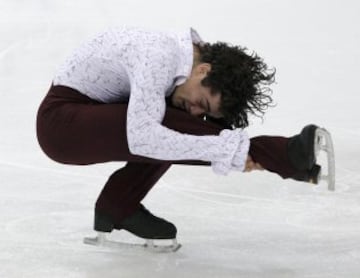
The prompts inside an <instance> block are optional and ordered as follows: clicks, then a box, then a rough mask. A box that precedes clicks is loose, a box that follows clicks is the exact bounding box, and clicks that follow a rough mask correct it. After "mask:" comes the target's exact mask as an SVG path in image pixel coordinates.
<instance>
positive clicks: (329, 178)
mask: <svg viewBox="0 0 360 278" xmlns="http://www.w3.org/2000/svg"><path fill="white" fill-rule="evenodd" d="M314 148H315V150H314V153H315V155H316V157H317V156H318V155H319V153H320V152H321V151H323V152H325V153H326V159H327V166H328V167H327V174H326V175H323V174H322V175H321V176H320V181H321V180H324V181H326V182H327V184H328V190H330V191H334V190H335V154H334V145H333V142H332V139H331V135H330V133H329V132H328V131H327V130H326V129H324V128H317V129H316V131H315V144H314Z"/></svg>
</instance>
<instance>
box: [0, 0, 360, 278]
mask: <svg viewBox="0 0 360 278" xmlns="http://www.w3.org/2000/svg"><path fill="white" fill-rule="evenodd" d="M359 7H360V4H359V2H358V1H355V0H353V1H351V0H349V1H340V0H332V1H324V0H319V1H310V0H302V1H285V0H278V1H269V0H253V1H235V0H233V1H231V0H223V1H220V2H217V1H205V0H199V1H188V0H184V1H180V2H179V1H178V2H177V3H176V4H175V3H174V2H173V1H165V0H163V1H160V0H153V1H139V0H128V1H125V0H124V1H115V0H103V1H85V0H78V1H69V0H63V1H48V0H43V1H42V0H28V1H21V0H17V1H14V0H2V1H1V2H0V38H1V39H0V99H1V101H0V127H1V135H0V196H1V198H0V219H1V222H0V250H1V251H0V266H1V267H0V277H6V278H8V277H36V278H40V277H74V278H75V277H76V278H77V277H107V278H110V277H189V278H190V277H196V278H197V277H207V278H211V277H267V278H268V277H276V278H279V277H312V278H313V277H334V278H335V277H336V278H338V277H346V278H348V277H354V278H355V277H360V174H359V173H360V160H359V157H360V143H359V142H360V123H359V118H360V111H359V102H360V93H359V91H358V87H357V83H358V80H359V73H360V72H359V67H358V65H359V62H360V51H359V49H360V28H358V26H359V23H360V20H359V17H358V15H359V12H360V9H359ZM122 24H128V25H139V26H147V27H151V28H161V29H176V30H179V29H181V28H183V27H187V26H193V27H194V28H195V29H197V30H198V31H199V33H200V34H201V35H202V37H203V38H204V39H205V40H209V41H217V40H220V41H228V42H232V43H234V44H242V45H245V46H247V47H248V48H249V49H253V50H256V51H257V52H258V53H259V54H260V55H261V56H263V57H265V60H266V61H267V62H268V63H269V64H270V65H272V66H275V67H276V68H277V84H276V85H275V86H274V95H273V97H274V99H275V101H276V103H277V106H276V107H275V108H272V109H271V110H269V112H268V113H267V115H266V117H265V120H264V122H261V121H260V120H258V119H253V121H252V125H251V127H250V128H249V129H248V131H249V133H250V134H251V135H252V136H255V135H258V134H281V135H292V134H293V133H295V132H298V131H299V130H300V129H301V128H302V126H303V125H305V124H308V123H317V124H319V125H321V126H324V127H326V128H327V129H328V130H329V131H330V132H331V133H332V135H333V140H334V144H335V149H336V170H337V184H336V188H337V190H336V191H335V192H329V191H327V189H326V184H322V185H320V186H318V187H312V186H309V185H308V184H304V183H297V182H294V181H288V180H281V179H280V178H278V177H277V176H275V175H272V174H269V173H266V172H257V173H250V174H241V173H233V174H231V175H230V176H229V177H225V178H224V177H217V176H214V175H213V174H212V173H211V170H210V169H207V168H201V167H186V166H174V167H173V168H171V170H170V171H169V172H168V173H167V174H166V175H165V176H164V178H163V179H162V180H161V181H160V182H159V184H158V185H157V186H156V187H155V188H154V189H153V190H152V191H151V193H150V194H149V195H148V197H147V198H146V200H145V204H146V206H147V207H148V208H149V209H151V210H152V211H153V212H154V213H156V214H158V215H160V216H163V217H165V218H167V219H169V220H170V221H173V222H174V223H176V225H177V227H178V230H179V235H178V239H179V241H180V243H182V245H183V247H182V248H181V249H180V250H179V252H177V253H174V254H149V253H148V252H139V251H131V250H124V251H123V252H121V251H112V250H107V249H97V248H95V247H92V246H86V245H84V244H83V243H82V239H83V237H84V236H88V235H92V211H93V205H94V201H95V200H96V197H97V195H98V193H99V191H100V190H101V188H102V185H103V184H104V182H105V181H106V179H107V177H108V176H109V175H110V174H111V173H112V171H114V170H115V169H117V168H119V167H121V166H122V164H121V163H109V164H104V165H94V166H86V167H73V166H64V165H59V164H56V163H54V162H52V161H50V160H49V159H48V158H46V157H45V155H43V154H42V152H41V151H40V149H39V147H38V145H37V142H36V137H35V114H36V110H37V107H38V105H39V103H40V101H41V100H42V98H43V96H44V95H45V93H46V90H47V88H48V86H49V84H50V82H51V78H52V75H53V73H54V71H55V69H56V67H57V66H58V65H59V63H60V62H61V61H62V60H63V59H64V58H65V56H66V55H67V54H68V53H69V52H70V51H71V49H72V48H74V47H76V46H77V45H78V43H80V42H81V41H83V40H84V39H86V38H88V37H89V36H91V35H92V34H94V33H96V32H98V31H100V30H102V29H104V28H105V27H108V26H111V25H122ZM185 177H186V178H185ZM113 236H114V237H115V238H118V239H124V240H133V238H132V237H131V236H129V235H127V234H123V233H118V234H114V235H113Z"/></svg>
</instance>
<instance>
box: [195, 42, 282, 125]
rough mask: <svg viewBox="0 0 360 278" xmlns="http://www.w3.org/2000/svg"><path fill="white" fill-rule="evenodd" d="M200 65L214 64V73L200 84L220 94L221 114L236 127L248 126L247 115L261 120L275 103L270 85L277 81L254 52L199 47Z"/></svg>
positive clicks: (220, 46) (218, 45) (221, 45)
mask: <svg viewBox="0 0 360 278" xmlns="http://www.w3.org/2000/svg"><path fill="white" fill-rule="evenodd" d="M198 47H199V50H200V62H202V63H209V64H211V71H210V72H209V73H208V75H207V77H205V78H204V79H203V80H202V82H201V84H202V85H203V86H206V87H210V88H211V92H212V93H213V94H215V93H218V92H220V93H221V105H220V111H221V112H222V114H223V115H224V120H225V121H226V123H227V124H229V125H231V126H233V127H242V128H244V127H246V126H248V125H249V121H248V114H249V113H250V114H253V115H256V116H259V117H262V116H263V114H264V113H265V110H266V109H267V108H268V107H269V106H270V105H271V103H272V98H271V94H272V90H271V89H270V87H269V85H271V84H272V83H273V82H274V81H275V71H276V70H275V69H272V70H270V69H269V68H268V66H267V65H266V64H265V63H264V61H263V59H262V58H260V57H259V56H258V55H257V54H256V53H255V52H253V53H252V54H250V55H249V54H247V53H246V52H247V48H243V47H240V46H231V45H229V44H227V43H223V42H217V43H214V44H210V43H205V44H203V45H201V46H198Z"/></svg>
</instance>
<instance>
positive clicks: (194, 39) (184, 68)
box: [175, 28, 204, 86]
mask: <svg viewBox="0 0 360 278" xmlns="http://www.w3.org/2000/svg"><path fill="white" fill-rule="evenodd" d="M178 39H179V45H180V56H179V65H178V68H177V71H176V77H175V86H178V85H181V84H183V83H184V82H185V81H186V79H187V78H188V77H189V76H190V73H191V70H192V66H193V60H194V52H193V51H194V50H193V44H198V45H203V44H204V41H203V40H202V39H201V37H200V35H199V33H198V32H197V31H196V30H195V29H193V28H189V30H187V31H186V32H185V33H183V34H180V35H179V36H178Z"/></svg>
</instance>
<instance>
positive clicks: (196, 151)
mask: <svg viewBox="0 0 360 278" xmlns="http://www.w3.org/2000/svg"><path fill="white" fill-rule="evenodd" d="M147 50H148V51H145V52H142V54H143V55H142V57H137V59H138V60H139V61H142V62H141V63H138V64H137V65H136V66H135V69H136V70H134V73H136V74H130V77H131V78H130V79H131V95H130V100H129V105H128V114H127V138H128V145H129V149H130V152H131V153H133V154H136V155H141V156H146V157H150V158H155V159H160V160H202V161H209V162H211V164H212V168H213V171H214V172H215V173H217V174H222V175H226V174H228V173H229V171H230V170H232V169H237V170H241V171H242V170H243V169H244V165H245V161H246V157H247V153H248V148H249V139H248V136H247V134H246V132H244V131H243V130H241V129H235V130H223V131H221V132H220V134H219V135H213V136H208V135H206V136H195V135H189V134H183V133H179V132H177V131H174V130H171V129H168V128H166V127H165V126H163V125H161V121H162V120H163V117H164V114H165V109H166V103H165V97H164V91H165V90H166V88H167V85H168V84H167V82H168V80H169V79H171V76H172V74H173V73H172V71H171V70H169V69H171V66H169V64H168V63H170V64H171V63H173V62H174V61H169V55H166V57H164V55H165V54H164V52H163V51H161V50H152V51H150V50H149V49H148V48H147ZM170 57H171V56H170ZM172 57H176V55H174V56H172Z"/></svg>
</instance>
